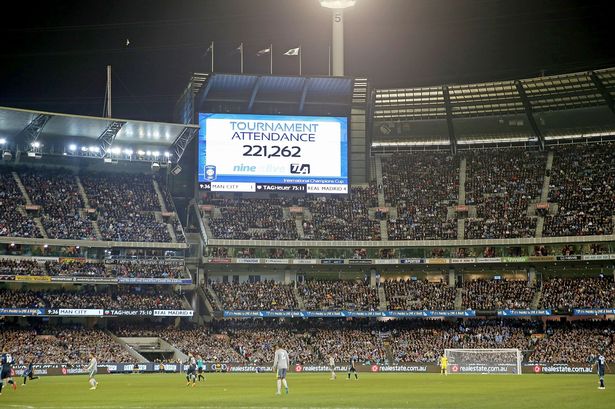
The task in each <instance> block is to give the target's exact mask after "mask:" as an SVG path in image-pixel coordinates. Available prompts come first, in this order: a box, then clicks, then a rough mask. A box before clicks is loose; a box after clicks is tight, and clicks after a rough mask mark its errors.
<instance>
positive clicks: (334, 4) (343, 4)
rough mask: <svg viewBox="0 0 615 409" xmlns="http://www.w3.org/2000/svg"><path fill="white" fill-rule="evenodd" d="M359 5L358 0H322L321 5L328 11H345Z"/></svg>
mask: <svg viewBox="0 0 615 409" xmlns="http://www.w3.org/2000/svg"><path fill="white" fill-rule="evenodd" d="M355 4H357V0H320V5H321V6H322V7H326V8H328V9H345V8H348V7H352V6H354V5H355Z"/></svg>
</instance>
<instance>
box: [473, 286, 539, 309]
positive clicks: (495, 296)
mask: <svg viewBox="0 0 615 409" xmlns="http://www.w3.org/2000/svg"><path fill="white" fill-rule="evenodd" d="M535 294H536V288H534V287H533V286H528V282H527V280H473V281H469V282H464V283H463V301H462V303H463V306H464V307H465V308H471V309H473V310H502V309H526V308H530V307H531V303H532V300H533V298H534V295H535Z"/></svg>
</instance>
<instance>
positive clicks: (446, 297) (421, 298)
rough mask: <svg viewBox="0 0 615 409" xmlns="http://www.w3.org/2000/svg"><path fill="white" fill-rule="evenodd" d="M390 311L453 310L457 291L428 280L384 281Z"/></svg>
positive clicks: (444, 284)
mask: <svg viewBox="0 0 615 409" xmlns="http://www.w3.org/2000/svg"><path fill="white" fill-rule="evenodd" d="M383 285H384V293H385V295H386V299H387V303H388V309H389V310H423V309H425V310H453V309H455V295H456V292H457V291H456V289H455V288H454V287H449V285H448V284H447V283H443V282H429V281H427V280H411V279H408V280H384V283H383Z"/></svg>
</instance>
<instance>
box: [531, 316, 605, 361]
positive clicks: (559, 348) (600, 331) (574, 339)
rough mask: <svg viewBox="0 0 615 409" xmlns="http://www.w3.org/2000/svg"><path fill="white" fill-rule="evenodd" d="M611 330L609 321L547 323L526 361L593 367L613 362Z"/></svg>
mask: <svg viewBox="0 0 615 409" xmlns="http://www.w3.org/2000/svg"><path fill="white" fill-rule="evenodd" d="M614 338H615V327H613V325H612V323H610V322H609V321H574V322H563V323H562V322H549V324H548V326H547V329H546V331H545V334H544V338H543V339H541V340H540V341H539V342H537V343H536V346H535V348H534V350H533V351H532V353H531V355H530V356H529V357H528V361H530V362H536V363H543V362H558V363H586V364H593V363H594V362H595V360H596V358H597V357H598V355H600V354H602V355H604V357H605V358H606V360H607V362H613V360H615V339H614Z"/></svg>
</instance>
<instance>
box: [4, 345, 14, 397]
mask: <svg viewBox="0 0 615 409" xmlns="http://www.w3.org/2000/svg"><path fill="white" fill-rule="evenodd" d="M0 362H1V364H2V371H1V373H0V378H1V380H0V395H2V387H4V385H5V384H7V383H8V384H9V385H13V389H17V385H16V384H15V381H13V357H12V356H11V354H8V353H4V354H2V359H1V361H0Z"/></svg>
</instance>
